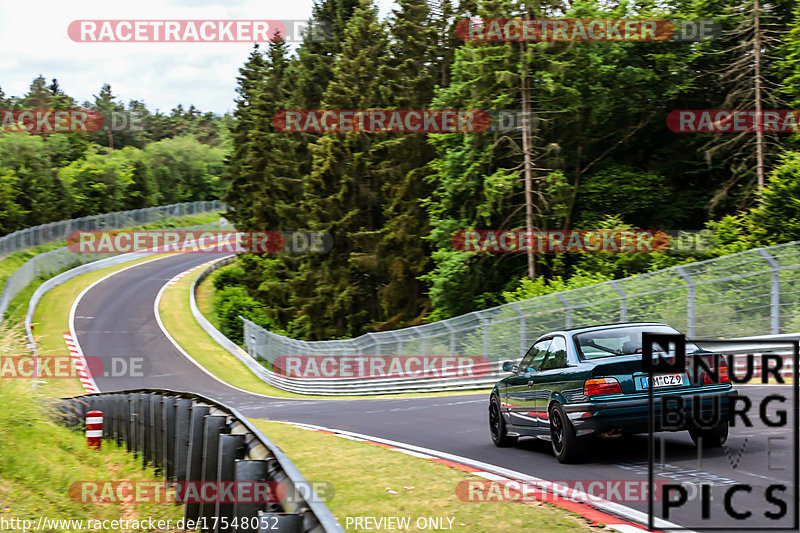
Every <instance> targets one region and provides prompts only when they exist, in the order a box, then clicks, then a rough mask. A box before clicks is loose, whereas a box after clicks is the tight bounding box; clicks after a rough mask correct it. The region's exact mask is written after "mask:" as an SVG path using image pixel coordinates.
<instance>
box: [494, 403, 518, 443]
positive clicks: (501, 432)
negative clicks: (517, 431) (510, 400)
mask: <svg viewBox="0 0 800 533" xmlns="http://www.w3.org/2000/svg"><path fill="white" fill-rule="evenodd" d="M489 432H490V433H491V434H492V442H494V445H495V446H497V447H498V448H507V447H509V446H513V445H514V444H516V442H517V439H519V437H509V436H508V433H506V421H505V420H503V415H502V414H501V413H500V400H498V399H497V396H494V395H493V396H492V399H491V400H489Z"/></svg>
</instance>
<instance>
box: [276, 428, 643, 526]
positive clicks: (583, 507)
mask: <svg viewBox="0 0 800 533" xmlns="http://www.w3.org/2000/svg"><path fill="white" fill-rule="evenodd" d="M278 422H280V423H281V424H286V425H288V426H292V427H296V428H300V429H305V430H307V431H314V432H317V433H325V434H327V435H334V436H336V437H341V438H343V439H348V440H355V441H359V442H366V443H367V444H372V445H374V446H379V447H381V448H385V449H387V450H392V451H395V452H400V453H404V454H406V455H411V456H413V457H417V458H420V459H426V460H428V461H433V462H435V463H440V464H443V465H445V466H449V467H450V468H456V469H458V470H462V471H464V472H467V473H468V474H471V475H474V476H478V477H482V478H484V479H488V480H490V481H495V482H497V483H500V484H502V485H503V486H509V485H510V487H509V490H510V491H511V492H518V490H517V487H519V486H520V482H519V481H518V480H515V479H513V478H510V477H507V476H501V475H499V474H495V473H493V472H488V471H484V470H481V469H480V468H475V467H472V466H469V465H466V464H463V463H459V462H456V461H451V460H448V459H443V458H441V457H436V456H435V455H430V454H426V453H422V452H418V451H414V450H409V449H405V448H401V447H398V446H392V445H390V444H386V443H383V442H377V441H374V440H370V439H367V438H362V437H356V436H354V435H352V434H348V432H345V431H341V430H337V429H331V428H322V427H319V426H313V425H310V424H296V423H292V422H284V421H278ZM527 497H530V495H527ZM547 503H551V504H553V505H555V506H557V507H561V508H562V509H566V510H568V511H570V512H573V513H575V514H578V515H580V516H582V517H583V518H586V519H587V520H590V521H592V522H593V524H594V525H598V524H602V525H604V526H606V527H607V528H609V529H613V530H615V531H620V532H621V533H639V532H643V531H650V530H649V529H647V528H645V527H642V526H640V525H638V524H635V523H633V522H629V521H627V520H622V519H620V518H619V517H618V516H614V515H611V514H608V513H604V512H602V511H599V510H597V509H595V508H593V507H592V506H590V505H588V504H585V503H581V502H576V501H572V500H568V499H566V498H562V497H560V496H558V495H553V496H552V497H550V498H548V499H547Z"/></svg>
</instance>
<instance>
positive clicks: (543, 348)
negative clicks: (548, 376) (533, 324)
mask: <svg viewBox="0 0 800 533" xmlns="http://www.w3.org/2000/svg"><path fill="white" fill-rule="evenodd" d="M550 340H551V339H546V340H543V341H539V342H537V343H536V344H534V345H533V346H531V349H530V350H528V353H526V354H525V357H523V358H522V361H521V362H520V364H519V372H520V373H521V374H530V373H531V372H536V371H538V370H539V367H540V366H541V364H542V361H543V360H544V358H545V356H546V355H547V347H548V346H549V345H550Z"/></svg>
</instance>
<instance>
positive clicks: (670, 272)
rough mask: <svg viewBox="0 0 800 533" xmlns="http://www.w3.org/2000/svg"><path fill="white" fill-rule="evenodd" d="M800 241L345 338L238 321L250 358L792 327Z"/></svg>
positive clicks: (495, 351) (505, 353) (443, 351)
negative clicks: (646, 327)
mask: <svg viewBox="0 0 800 533" xmlns="http://www.w3.org/2000/svg"><path fill="white" fill-rule="evenodd" d="M798 269H800V241H798V242H792V243H788V244H782V245H777V246H772V247H769V248H758V249H754V250H748V251H746V252H740V253H737V254H733V255H729V256H725V257H720V258H716V259H711V260H707V261H700V262H697V263H691V264H687V265H682V266H676V267H671V268H667V269H664V270H659V271H656V272H651V273H648V274H641V275H638V276H633V277H629V278H625V279H619V280H614V281H608V282H605V283H600V284H597V285H592V286H589V287H583V288H580V289H575V290H571V291H565V292H560V293H555V294H548V295H544V296H539V297H536V298H532V299H529V300H522V301H518V302H512V303H508V304H504V305H501V306H498V307H494V308H491V309H485V310H482V311H475V312H472V313H468V314H465V315H461V316H457V317H454V318H450V319H447V320H441V321H438V322H433V323H430V324H424V325H421V326H414V327H409V328H404V329H399V330H395V331H383V332H377V333H367V334H365V335H362V336H360V337H356V338H352V339H342V340H331V341H303V340H297V339H291V338H288V337H285V336H282V335H278V334H276V333H273V332H270V331H267V330H266V329H264V328H262V327H260V326H258V325H256V324H254V323H253V322H250V321H249V320H243V322H244V325H243V327H244V343H245V348H246V349H247V352H248V353H249V354H251V355H252V356H253V357H254V358H256V359H258V360H260V361H262V362H265V363H267V364H268V365H270V364H272V363H274V362H275V361H276V360H277V359H278V358H279V357H286V356H328V355H329V356H419V357H436V356H442V357H444V356H473V357H474V356H481V357H484V358H485V359H486V360H488V361H490V362H497V361H502V360H509V359H517V358H519V357H520V355H521V354H522V353H524V352H525V351H526V350H527V349H528V347H529V346H530V345H531V344H532V343H533V341H534V340H536V338H537V337H539V336H540V335H542V334H544V333H547V332H549V331H553V330H560V329H570V328H577V327H583V326H591V325H596V324H608V323H616V322H665V323H667V324H670V325H672V326H673V327H675V328H676V329H678V330H679V331H681V332H683V333H685V334H686V335H688V336H689V337H709V338H710V337H741V336H749V335H761V334H778V333H785V332H797V331H800V276H798Z"/></svg>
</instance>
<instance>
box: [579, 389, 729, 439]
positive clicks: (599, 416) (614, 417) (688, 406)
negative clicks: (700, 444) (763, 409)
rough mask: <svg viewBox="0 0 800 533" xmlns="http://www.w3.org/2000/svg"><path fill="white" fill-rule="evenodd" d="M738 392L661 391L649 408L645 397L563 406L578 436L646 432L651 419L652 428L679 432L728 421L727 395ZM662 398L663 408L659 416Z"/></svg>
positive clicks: (727, 390)
mask: <svg viewBox="0 0 800 533" xmlns="http://www.w3.org/2000/svg"><path fill="white" fill-rule="evenodd" d="M738 394H739V393H738V392H737V391H736V390H734V389H723V390H712V391H700V390H693V391H687V392H683V391H681V392H678V391H669V392H663V393H659V394H658V395H656V396H654V397H653V405H652V409H651V406H650V399H649V398H648V397H647V396H644V397H643V398H642V397H638V398H635V399H625V398H620V399H608V400H595V401H592V402H584V403H574V404H565V405H563V407H564V411H565V412H566V413H567V416H568V417H569V419H570V421H571V422H572V425H573V426H574V427H575V431H576V433H577V434H578V435H579V436H581V435H589V434H599V433H608V432H621V433H646V432H648V431H649V428H650V420H651V418H652V420H653V422H654V431H681V430H684V429H689V428H690V427H692V426H701V427H712V426H715V425H717V424H719V423H720V422H723V421H728V420H729V405H730V402H731V398H733V397H736V396H737V395H738ZM665 401H666V402H667V403H666V405H667V408H666V410H664V412H663V415H664V417H662V410H663V405H664V403H663V402H665ZM651 413H652V415H651Z"/></svg>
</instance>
